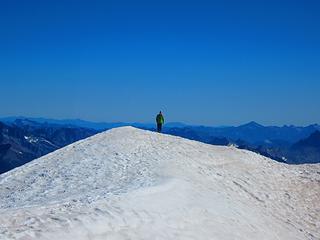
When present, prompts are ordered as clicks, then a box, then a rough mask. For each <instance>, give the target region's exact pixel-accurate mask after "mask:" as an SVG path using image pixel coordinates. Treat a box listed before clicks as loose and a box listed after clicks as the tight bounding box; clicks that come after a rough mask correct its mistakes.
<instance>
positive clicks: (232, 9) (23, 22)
mask: <svg viewBox="0 0 320 240" xmlns="http://www.w3.org/2000/svg"><path fill="white" fill-rule="evenodd" d="M319 12H320V2H319V1H316V0H315V1H306V0H301V1H295V0H290V1H289V0H288V1H281V0H277V1H273V0H266V1H259V0H252V1H238V0H237V1H228V0H227V1H226V0H224V1H222V0H221V1H201V0H197V1H188V0H184V1H174V0H171V1H166V0H161V1H121V0H117V1H94V0H93V1H92V0H90V1H89V0H88V1H79V0H74V1H68V0H64V1H59V0H53V1H50V0H46V1H43V0H39V1H32V0H28V1H24V0H21V1H19V0H0V34H1V35H0V81H1V95H0V116H8V115H25V116H36V117H50V118H82V119H87V120H94V121H140V122H149V121H153V119H154V116H155V114H156V113H157V112H158V110H160V109H161V110H163V112H164V114H165V116H166V118H167V120H168V121H182V122H186V123H194V124H206V125H229V124H240V123H244V122H247V121H251V120H255V121H258V122H260V123H263V124H275V125H282V124H298V125H306V124H310V123H320V107H319V106H320V14H319Z"/></svg>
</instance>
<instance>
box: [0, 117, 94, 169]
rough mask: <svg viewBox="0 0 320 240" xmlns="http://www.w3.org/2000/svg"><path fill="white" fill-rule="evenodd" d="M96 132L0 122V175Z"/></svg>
mask: <svg viewBox="0 0 320 240" xmlns="http://www.w3.org/2000/svg"><path fill="white" fill-rule="evenodd" d="M97 132H98V131H96V130H93V129H88V128H81V127H69V126H65V125H55V124H48V123H38V122H35V121H31V120H27V119H17V120H15V121H13V122H11V123H10V124H5V123H2V122H0V173H3V172H6V171H9V170H11V169H13V168H15V167H18V166H21V165H23V164H25V163H27V162H29V161H31V160H33V159H35V158H38V157H41V156H43V155H45V154H48V153H50V152H52V151H55V150H57V149H59V148H61V147H64V146H66V145H68V144H70V143H73V142H75V141H78V140H80V139H83V138H87V137H89V136H92V135H94V134H96V133H97Z"/></svg>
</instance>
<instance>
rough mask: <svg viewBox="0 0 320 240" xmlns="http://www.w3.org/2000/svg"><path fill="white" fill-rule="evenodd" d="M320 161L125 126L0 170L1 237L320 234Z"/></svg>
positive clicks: (316, 236)
mask: <svg viewBox="0 0 320 240" xmlns="http://www.w3.org/2000/svg"><path fill="white" fill-rule="evenodd" d="M319 229H320V164H315V165H299V166H292V165H285V164H281V163H278V162H275V161H272V160H270V159H267V158H265V157H262V156H260V155H257V154H255V153H252V152H249V151H246V150H239V149H236V148H234V147H220V146H212V145H206V144H203V143H199V142H195V141H190V140H186V139H183V138H179V137H173V136H168V135H163V134H158V133H153V132H149V131H143V130H138V129H135V128H132V127H123V128H118V129H113V130H110V131H107V132H103V133H100V134H97V135H95V136H93V137H90V138H88V139H85V140H82V141H79V142H76V143H74V144H72V145H69V146H67V147H65V148H62V149H60V150H57V151H55V152H53V153H50V154H48V155H46V156H44V157H42V158H39V159H37V160H34V161H32V162H30V163H28V164H26V165H24V166H22V167H20V168H16V169H14V170H12V171H10V172H7V173H5V174H3V175H0V239H24V240H25V239H37V238H38V239H201V240H203V239H219V240H225V239H237V240H238V239H246V240H248V239H260V240H261V239H268V240H269V239H272V240H273V239H281V240H282V239H290V240H294V239H320V231H319Z"/></svg>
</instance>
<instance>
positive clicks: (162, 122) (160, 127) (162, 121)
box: [156, 111, 164, 132]
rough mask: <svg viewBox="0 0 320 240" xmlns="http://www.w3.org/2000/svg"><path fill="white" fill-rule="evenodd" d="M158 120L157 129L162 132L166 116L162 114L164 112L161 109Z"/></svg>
mask: <svg viewBox="0 0 320 240" xmlns="http://www.w3.org/2000/svg"><path fill="white" fill-rule="evenodd" d="M156 122H157V131H158V132H161V130H162V125H163V124H164V117H163V115H162V112H161V111H160V112H159V114H158V115H157V117H156Z"/></svg>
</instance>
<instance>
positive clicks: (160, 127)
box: [157, 123, 162, 132]
mask: <svg viewBox="0 0 320 240" xmlns="http://www.w3.org/2000/svg"><path fill="white" fill-rule="evenodd" d="M161 130H162V124H161V123H157V131H158V132H161Z"/></svg>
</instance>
